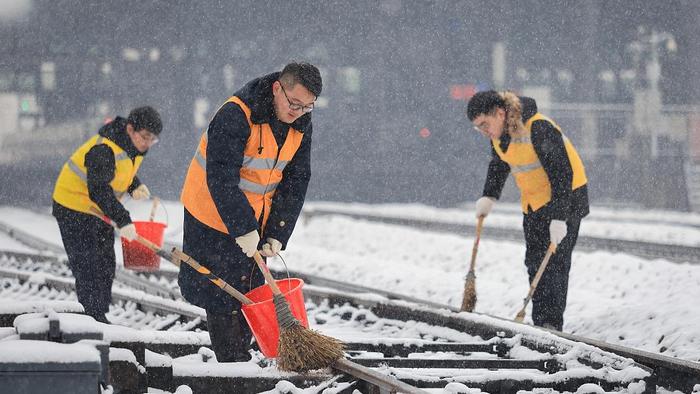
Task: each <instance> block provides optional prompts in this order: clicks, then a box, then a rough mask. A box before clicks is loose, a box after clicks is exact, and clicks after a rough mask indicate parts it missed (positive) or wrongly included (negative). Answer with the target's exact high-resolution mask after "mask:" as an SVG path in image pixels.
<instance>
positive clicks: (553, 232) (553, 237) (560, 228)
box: [549, 220, 566, 245]
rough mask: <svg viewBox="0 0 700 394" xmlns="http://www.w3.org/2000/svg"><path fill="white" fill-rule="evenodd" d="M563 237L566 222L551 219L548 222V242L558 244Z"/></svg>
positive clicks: (564, 235)
mask: <svg viewBox="0 0 700 394" xmlns="http://www.w3.org/2000/svg"><path fill="white" fill-rule="evenodd" d="M564 237H566V222H565V221H563V220H552V222H551V223H549V242H552V243H553V244H555V245H559V243H560V242H561V241H562V240H563V239H564Z"/></svg>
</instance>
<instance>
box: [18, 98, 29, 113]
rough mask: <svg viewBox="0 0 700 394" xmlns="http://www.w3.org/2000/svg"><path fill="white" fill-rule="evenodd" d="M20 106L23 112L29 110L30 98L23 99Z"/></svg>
mask: <svg viewBox="0 0 700 394" xmlns="http://www.w3.org/2000/svg"><path fill="white" fill-rule="evenodd" d="M19 107H20V109H21V110H22V112H29V100H28V99H24V100H22V101H21V102H20V104H19Z"/></svg>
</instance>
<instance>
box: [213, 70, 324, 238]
mask: <svg viewBox="0 0 700 394" xmlns="http://www.w3.org/2000/svg"><path fill="white" fill-rule="evenodd" d="M277 78H279V73H273V74H269V75H266V76H264V77H262V78H258V79H255V80H253V81H251V82H249V83H248V84H246V85H245V86H244V87H243V88H242V89H241V90H239V91H238V92H236V93H235V94H234V95H235V96H238V97H239V98H240V99H241V100H242V101H243V102H244V103H245V104H246V105H247V106H248V107H249V108H250V109H251V120H252V122H253V123H254V124H262V123H269V124H270V127H271V128H272V132H273V134H274V136H275V140H276V141H277V146H278V147H281V146H282V144H284V141H285V139H286V138H287V133H288V131H289V125H288V124H285V123H283V122H281V121H279V120H278V119H277V118H276V116H275V113H274V109H273V103H272V98H273V97H272V84H273V83H274V82H275V81H276V80H277ZM292 127H294V128H295V129H296V130H299V131H300V132H301V133H303V134H304V137H303V139H302V142H301V146H300V147H299V149H298V150H297V152H296V154H295V155H294V158H293V159H292V161H291V162H290V163H289V164H288V165H287V166H286V167H285V169H284V171H283V173H282V176H283V178H282V181H281V183H280V184H279V186H278V187H277V191H276V193H275V195H274V197H273V199H272V211H271V212H270V216H269V219H268V221H267V224H266V227H265V234H263V235H262V239H263V240H264V239H265V238H268V237H270V238H274V239H276V240H278V241H280V242H281V243H282V245H284V246H286V244H287V241H288V240H289V237H290V236H291V234H292V231H293V230H294V225H295V223H296V221H297V218H298V217H299V214H300V212H301V208H302V205H303V204H304V198H305V196H306V190H307V187H308V184H309V179H310V177H311V133H312V125H311V114H310V113H307V114H304V115H303V116H301V117H300V118H299V119H297V120H296V121H295V122H294V123H293V124H292ZM250 132H251V130H250V126H249V124H248V121H247V119H246V116H245V113H244V112H243V110H242V109H241V108H240V107H239V106H238V105H236V104H235V103H227V104H225V105H224V106H222V107H221V108H220V109H219V111H218V112H217V113H216V115H215V116H214V118H213V119H212V121H211V123H210V124H209V129H208V143H207V166H206V168H207V183H208V186H209V192H210V193H211V196H212V199H213V200H214V204H216V207H217V210H218V211H219V215H220V216H221V219H222V220H223V222H224V224H226V227H227V228H228V229H229V231H231V230H233V229H236V231H237V233H232V234H231V236H233V237H237V236H240V235H243V234H245V233H248V232H250V231H253V230H256V229H260V223H258V222H257V221H256V219H255V216H254V215H253V210H252V208H251V207H250V204H249V203H248V201H247V199H246V197H245V195H244V194H243V192H242V191H241V190H240V189H239V188H238V183H239V180H240V174H239V171H235V170H233V169H237V168H240V167H241V164H242V163H243V151H244V149H245V146H246V142H247V140H248V137H249V136H250Z"/></svg>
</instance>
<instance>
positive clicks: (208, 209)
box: [180, 96, 304, 234]
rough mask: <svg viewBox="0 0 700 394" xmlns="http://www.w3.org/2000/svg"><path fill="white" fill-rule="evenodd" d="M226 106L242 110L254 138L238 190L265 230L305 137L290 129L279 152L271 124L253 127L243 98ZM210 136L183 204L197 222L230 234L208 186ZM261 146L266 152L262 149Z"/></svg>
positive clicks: (192, 171)
mask: <svg viewBox="0 0 700 394" xmlns="http://www.w3.org/2000/svg"><path fill="white" fill-rule="evenodd" d="M226 103H236V104H237V105H238V106H239V107H241V109H242V110H243V112H244V113H245V116H246V119H247V120H248V125H249V126H250V136H249V137H248V141H247V143H246V146H245V150H244V151H243V155H244V157H243V163H242V164H241V169H240V182H239V184H238V187H239V188H240V189H241V191H243V194H245V196H246V198H247V199H248V203H249V204H250V206H251V207H252V208H253V211H254V213H255V219H256V220H257V221H258V222H259V223H261V230H262V229H264V227H265V223H267V218H268V217H269V215H270V209H271V208H272V197H273V196H274V195H275V191H276V190H277V185H279V183H280V182H281V181H282V171H283V170H284V167H285V166H286V165H287V164H288V163H289V162H290V161H291V160H292V158H293V157H294V154H295V153H296V151H297V150H298V149H299V146H300V145H301V140H302V138H303V137H304V134H303V133H301V132H299V131H298V130H295V129H293V128H291V127H290V128H289V132H288V133H287V138H286V140H285V141H284V144H283V145H282V149H279V148H278V147H277V141H276V140H275V136H274V134H272V128H271V127H270V125H269V124H268V123H263V124H253V122H252V121H251V119H250V114H251V112H250V108H249V107H248V106H247V105H246V104H245V103H244V102H243V101H242V100H241V99H240V98H238V97H236V96H233V97H231V98H229V99H228V100H227V101H226ZM226 103H224V104H226ZM207 137H208V134H207V132H206V131H205V132H204V133H203V134H202V137H201V138H200V140H199V145H198V146H197V151H196V152H195V154H194V157H193V158H192V161H191V162H190V167H189V169H188V170H187V176H186V177H185V184H184V186H183V188H182V194H181V195H180V201H182V204H183V205H184V206H185V208H186V209H187V211H188V212H189V213H190V214H192V216H194V217H195V218H196V219H197V220H199V221H200V222H202V223H204V224H206V225H207V226H209V227H211V228H213V229H216V230H218V231H221V232H223V233H226V234H229V233H230V230H231V229H227V228H226V225H225V224H224V222H223V220H222V219H221V215H219V211H218V210H217V209H216V205H215V204H214V200H213V199H212V197H211V194H210V193H209V187H208V186H207V169H206V168H207ZM261 144H262V146H263V147H264V149H262V150H259V147H260V145H261ZM261 216H262V221H261ZM234 232H235V231H234Z"/></svg>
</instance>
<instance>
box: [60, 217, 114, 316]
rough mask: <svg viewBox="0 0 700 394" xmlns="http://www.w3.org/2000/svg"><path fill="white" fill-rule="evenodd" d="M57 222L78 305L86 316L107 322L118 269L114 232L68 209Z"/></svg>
mask: <svg viewBox="0 0 700 394" xmlns="http://www.w3.org/2000/svg"><path fill="white" fill-rule="evenodd" d="M56 221H57V222H58V228H59V229H60V230H61V238H62V239H63V247H64V248H65V249H66V254H67V255H68V267H69V268H70V270H71V272H72V273H73V276H74V277H75V292H76V294H77V296H78V302H80V303H81V304H82V305H83V308H84V309H85V313H86V314H88V315H90V316H93V317H94V318H95V319H97V320H99V321H103V322H106V321H105V320H106V319H105V317H104V315H105V313H107V312H108V311H109V304H110V303H111V302H112V282H114V270H115V268H116V259H115V256H114V230H113V229H112V227H111V226H110V225H108V224H107V223H105V222H104V221H102V220H101V219H99V218H97V217H95V216H92V215H88V214H85V213H81V212H76V211H71V210H68V209H63V210H61V214H60V215H59V216H57V217H56Z"/></svg>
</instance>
